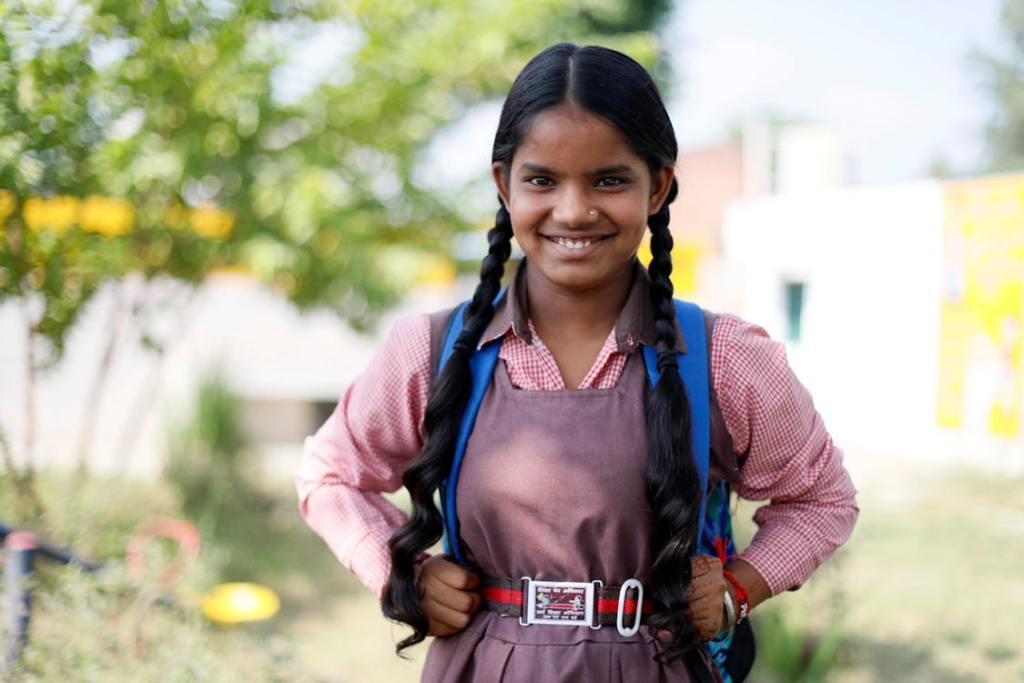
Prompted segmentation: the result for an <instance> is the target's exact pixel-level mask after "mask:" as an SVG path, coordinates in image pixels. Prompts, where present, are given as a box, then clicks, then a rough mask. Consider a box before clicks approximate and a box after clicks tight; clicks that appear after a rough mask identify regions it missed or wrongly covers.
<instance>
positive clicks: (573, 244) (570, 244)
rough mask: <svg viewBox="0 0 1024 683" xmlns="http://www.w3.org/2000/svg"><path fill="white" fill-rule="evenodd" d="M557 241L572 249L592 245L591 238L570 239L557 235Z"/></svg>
mask: <svg viewBox="0 0 1024 683" xmlns="http://www.w3.org/2000/svg"><path fill="white" fill-rule="evenodd" d="M555 242H556V243H557V244H560V245H561V246H563V247H569V248H570V249H583V248H584V247H589V246H590V240H589V239H585V240H570V239H566V238H565V237H556V238H555Z"/></svg>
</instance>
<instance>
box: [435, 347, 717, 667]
mask: <svg viewBox="0 0 1024 683" xmlns="http://www.w3.org/2000/svg"><path fill="white" fill-rule="evenodd" d="M646 382H647V378H646V371H645V368H644V364H643V359H642V357H641V355H640V354H639V353H637V354H634V355H632V356H631V357H630V359H629V360H628V361H627V363H626V366H625V369H624V370H623V374H622V377H621V378H620V380H619V383H618V385H617V386H616V387H614V388H611V389H586V390H563V391H523V390H519V389H516V388H515V387H514V386H513V385H512V383H511V381H510V380H509V376H508V372H507V370H506V369H505V364H504V363H503V362H499V363H498V364H497V366H496V367H495V370H494V376H493V377H492V379H491V384H490V387H489V389H488V391H487V394H486V396H485V397H484V400H483V402H482V404H481V406H480V413H479V415H478V416H477V419H476V424H475V427H474V429H473V433H472V435H471V437H470V439H469V442H468V444H467V449H466V457H465V460H464V462H463V465H462V470H461V473H460V476H459V483H458V491H457V505H458V511H459V524H460V529H461V534H460V535H461V538H462V540H463V541H464V544H465V545H464V547H465V550H466V553H467V556H468V557H469V558H470V559H471V560H472V561H473V562H475V563H476V564H477V565H478V566H479V568H480V570H481V571H482V572H483V573H484V574H486V575H490V576H494V577H522V576H528V577H531V578H533V579H536V580H548V581H579V582H582V581H592V580H594V579H600V580H602V581H603V582H604V583H605V584H606V585H609V584H616V585H621V584H622V583H623V582H624V581H626V580H627V579H629V578H636V579H639V580H640V581H641V582H642V583H643V584H644V586H645V587H647V586H649V571H650V564H651V551H650V548H649V538H650V528H649V527H650V519H649V515H650V512H649V510H648V506H647V503H646V500H647V498H646V492H645V477H646V469H647V434H646V420H645V416H644V393H645V392H646V391H647V384H646ZM658 651H659V644H658V642H657V641H655V640H654V639H653V638H652V637H651V635H650V634H649V633H648V632H647V629H646V628H641V629H640V631H639V632H638V633H637V634H636V635H634V636H631V637H624V636H622V635H620V634H619V633H618V631H617V630H616V629H615V627H604V628H601V629H600V630H592V629H591V628H589V627H587V626H585V625H583V626H581V625H572V626H569V625H546V624H536V625H531V626H522V625H520V623H519V621H518V619H516V618H509V617H502V616H499V615H498V614H496V613H493V612H485V611H482V610H481V611H480V612H478V613H477V614H476V615H475V616H474V617H473V619H472V621H471V623H470V624H469V626H468V627H467V628H466V629H465V630H464V631H462V632H460V633H458V634H456V635H454V636H449V637H446V638H437V639H435V640H434V642H433V643H432V644H431V647H430V651H429V653H428V655H427V659H426V663H425V666H424V670H423V677H422V680H423V681H427V682H429V683H456V682H468V681H474V682H486V683H490V682H492V681H502V682H505V683H538V681H587V682H588V683H603V682H611V681H616V682H618V681H642V682H647V681H652V682H655V681H663V682H665V683H669V682H672V683H675V682H683V681H690V680H691V676H690V673H689V672H688V671H687V668H686V665H685V663H684V662H683V661H680V660H677V661H675V662H674V663H672V664H670V665H664V664H659V663H658V662H656V661H655V660H654V657H655V655H656V654H657V653H658ZM712 668H713V667H712ZM715 675H716V676H717V672H715Z"/></svg>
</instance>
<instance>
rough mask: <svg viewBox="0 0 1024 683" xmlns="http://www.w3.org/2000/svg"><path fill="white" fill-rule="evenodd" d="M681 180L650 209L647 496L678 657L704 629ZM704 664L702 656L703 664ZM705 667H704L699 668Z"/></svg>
mask: <svg viewBox="0 0 1024 683" xmlns="http://www.w3.org/2000/svg"><path fill="white" fill-rule="evenodd" d="M677 191H678V186H677V184H676V181H675V179H673V180H672V188H671V190H670V191H669V196H668V198H667V199H666V201H665V203H664V204H663V205H662V207H661V209H660V210H659V211H658V213H657V214H655V215H653V216H651V218H650V219H649V221H648V225H649V227H650V229H651V254H652V259H651V265H650V269H649V270H650V274H651V284H652V287H651V302H652V304H653V306H654V312H655V315H654V319H655V332H656V349H657V352H658V372H659V373H660V374H661V377H660V379H659V380H658V383H657V385H656V386H655V387H654V388H653V389H652V390H651V392H650V395H649V397H648V399H647V440H648V464H647V502H648V504H649V505H650V508H651V512H652V513H653V516H654V519H653V524H652V537H651V544H652V554H653V557H654V561H653V563H652V565H651V584H652V591H653V593H654V599H655V605H656V610H657V611H656V614H655V615H654V616H653V617H652V618H651V626H652V627H653V628H655V629H658V630H659V631H667V632H669V633H671V634H672V636H673V638H672V641H671V642H670V643H669V644H667V645H666V647H665V649H664V651H663V652H662V655H661V656H662V658H663V659H664V660H666V661H672V660H673V659H676V658H678V657H681V656H684V655H686V654H687V653H690V652H693V653H694V655H696V652H695V651H694V646H695V645H696V644H697V643H698V642H699V637H698V634H697V631H696V629H695V628H694V626H693V623H692V621H691V620H690V618H689V617H688V616H687V612H688V611H689V603H688V602H687V600H686V589H687V587H688V586H689V585H690V578H691V571H690V555H691V554H692V553H693V549H694V547H695V543H696V539H697V522H698V519H699V513H700V511H699V509H698V505H699V501H700V500H701V495H700V478H699V475H698V474H697V468H696V465H695V464H694V461H693V446H692V442H691V429H692V427H691V424H690V401H689V399H688V398H687V396H686V390H685V388H684V387H683V381H682V379H681V378H680V376H679V365H678V362H677V360H676V351H675V343H676V327H675V321H676V310H675V305H674V304H673V302H672V293H673V289H672V281H671V280H670V279H669V276H670V275H671V274H672V256H671V252H672V234H671V233H670V232H669V229H668V221H669V209H668V205H669V203H670V202H671V201H672V199H674V198H675V195H676V193H677ZM693 664H696V665H697V666H699V667H701V668H702V667H703V665H702V664H697V663H696V662H694V663H693ZM695 670H700V669H695Z"/></svg>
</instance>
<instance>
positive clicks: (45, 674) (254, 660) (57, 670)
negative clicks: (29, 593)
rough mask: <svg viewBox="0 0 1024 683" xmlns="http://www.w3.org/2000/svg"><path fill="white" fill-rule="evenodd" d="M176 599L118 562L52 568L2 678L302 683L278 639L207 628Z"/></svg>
mask: <svg viewBox="0 0 1024 683" xmlns="http://www.w3.org/2000/svg"><path fill="white" fill-rule="evenodd" d="M193 588H195V586H193ZM181 595H183V594H181V593H179V596H178V597H175V596H170V595H168V594H166V593H164V592H163V591H162V590H161V589H160V587H159V586H156V585H153V584H150V583H146V582H141V583H140V582H139V581H137V580H136V579H134V578H132V577H131V576H130V573H129V572H128V571H127V570H126V568H125V566H124V564H123V563H120V562H113V561H111V562H108V563H107V566H106V567H105V568H104V569H103V570H102V571H101V572H98V573H95V574H84V573H81V572H79V571H77V570H75V569H63V570H60V571H58V572H56V573H55V574H53V575H52V576H50V577H47V578H44V579H43V580H42V581H40V582H39V584H38V585H37V586H36V588H35V590H34V597H35V604H34V608H33V614H32V628H31V637H30V640H29V645H28V647H27V648H26V649H25V651H24V653H23V658H22V662H21V664H20V665H19V666H18V667H17V668H16V669H15V670H14V671H13V672H12V674H11V675H10V676H9V678H7V679H5V680H11V681H19V682H21V681H25V682H28V681H104V682H110V683H117V682H124V683H129V682H130V683H141V682H146V681H153V682H156V681H202V680H209V681H237V682H239V683H246V682H248V681H254V680H255V681H300V680H308V679H304V678H303V677H302V676H301V675H299V674H295V673H294V671H292V669H293V667H292V666H290V665H289V663H288V661H287V657H288V656H289V652H288V650H289V648H288V646H287V645H286V644H284V643H282V642H281V641H280V639H279V638H275V637H262V636H261V634H260V633H259V632H253V631H233V632H226V631H221V630H219V629H215V628H214V627H212V626H211V625H210V624H209V623H208V622H206V621H205V620H204V618H203V616H202V615H201V613H200V612H199V610H198V603H197V601H196V600H195V599H194V598H187V597H180V596H181Z"/></svg>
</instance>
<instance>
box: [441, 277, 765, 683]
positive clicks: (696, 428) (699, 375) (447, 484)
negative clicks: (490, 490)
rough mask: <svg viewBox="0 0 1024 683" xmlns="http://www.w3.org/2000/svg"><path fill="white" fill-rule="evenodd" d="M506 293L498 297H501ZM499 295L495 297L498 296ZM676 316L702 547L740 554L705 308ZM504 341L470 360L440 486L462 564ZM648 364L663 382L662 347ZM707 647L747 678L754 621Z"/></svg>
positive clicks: (453, 333) (448, 341)
mask: <svg viewBox="0 0 1024 683" xmlns="http://www.w3.org/2000/svg"><path fill="white" fill-rule="evenodd" d="M501 296H502V295H499V296H498V299H500V298H501ZM498 299H496V301H497V300H498ZM674 303H675V308H676V319H677V320H678V321H679V328H680V330H682V333H683V337H684V338H685V339H686V340H687V345H688V351H689V352H688V353H686V354H678V365H679V375H680V377H681V378H682V380H683V386H684V387H685V388H686V394H687V397H688V398H689V401H690V415H691V420H690V422H691V425H692V435H691V437H692V441H693V452H694V458H695V460H696V465H697V473H698V476H699V478H700V490H701V496H702V500H701V506H700V520H699V526H698V528H699V529H700V532H699V534H698V541H697V549H696V552H697V553H699V554H707V555H715V556H717V555H719V545H720V544H722V543H723V540H722V539H725V540H724V543H725V551H726V552H727V554H728V555H729V556H730V557H731V556H732V555H734V554H735V553H736V548H735V545H734V544H733V538H732V518H731V515H730V512H729V499H730V493H731V489H730V487H729V482H728V481H726V480H724V479H723V480H722V481H720V482H718V483H717V484H716V485H715V486H714V487H713V488H712V489H711V490H710V491H708V460H709V455H710V451H711V417H710V409H711V406H710V403H711V393H710V389H709V388H710V386H711V377H710V368H709V358H710V348H709V342H710V337H709V336H708V330H707V329H706V326H705V323H704V312H703V310H702V309H701V308H700V306H697V305H696V304H692V303H689V302H685V301H680V300H678V299H675V300H674ZM468 305H469V302H468V301H465V302H463V303H462V304H460V305H459V306H457V307H456V308H455V309H454V310H453V311H452V313H451V315H450V316H449V317H448V321H447V323H446V325H445V328H444V333H443V335H442V339H441V346H440V349H439V359H438V362H437V364H436V369H437V372H438V373H439V372H440V369H441V368H443V367H444V365H445V363H447V362H448V359H449V358H450V357H451V354H452V352H453V350H454V346H455V340H456V339H457V338H458V336H459V333H460V332H461V331H462V327H463V316H464V314H465V310H466V308H467V307H468ZM501 341H502V339H501V338H500V337H499V338H498V339H494V340H492V341H490V342H487V343H486V344H484V345H483V346H482V347H480V348H479V349H477V351H476V352H475V353H474V354H473V355H472V356H471V357H470V359H469V368H470V375H471V377H472V385H471V389H470V396H469V400H468V402H467V404H466V410H465V412H464V413H463V414H462V420H461V422H460V424H459V434H458V437H457V440H456V445H455V454H454V457H453V459H452V469H451V471H450V472H449V473H448V476H447V477H446V478H445V480H444V482H443V483H442V484H441V487H440V491H439V493H440V497H441V517H442V520H443V523H444V533H443V542H444V547H445V552H446V553H448V554H449V555H451V556H452V557H453V558H454V559H455V560H456V561H457V562H459V563H460V564H466V563H467V562H466V558H465V557H464V556H463V554H462V549H461V547H460V545H459V534H458V516H457V510H456V501H455V499H456V495H455V494H456V486H457V484H458V479H459V472H460V470H461V468H462V461H463V459H464V457H465V455H466V444H467V443H468V442H469V436H470V434H471V433H472V431H473V425H474V423H475V422H476V416H477V413H479V411H480V405H481V404H482V403H483V399H484V394H485V393H486V392H487V387H488V386H489V385H490V382H491V375H492V374H493V373H494V368H495V366H496V365H497V362H498V351H499V349H500V348H501ZM641 353H642V354H643V359H644V365H645V367H646V370H647V377H648V380H649V382H650V386H651V387H653V386H654V385H655V384H657V382H658V378H659V377H660V373H659V372H658V368H657V360H658V357H657V351H655V349H653V348H651V347H649V346H642V347H641ZM705 648H706V649H707V651H708V654H709V655H710V656H711V658H712V660H713V661H714V662H715V664H716V665H717V666H718V668H719V670H720V671H721V672H722V677H723V679H724V681H725V683H740V682H741V681H743V680H744V679H745V678H746V676H747V674H748V673H749V672H750V668H751V667H752V666H753V661H754V636H753V631H751V629H750V623H749V619H748V620H744V621H742V622H741V623H740V624H738V625H737V626H736V629H735V630H734V631H733V634H732V635H731V636H730V637H729V638H725V639H722V640H713V641H709V642H708V643H705Z"/></svg>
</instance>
